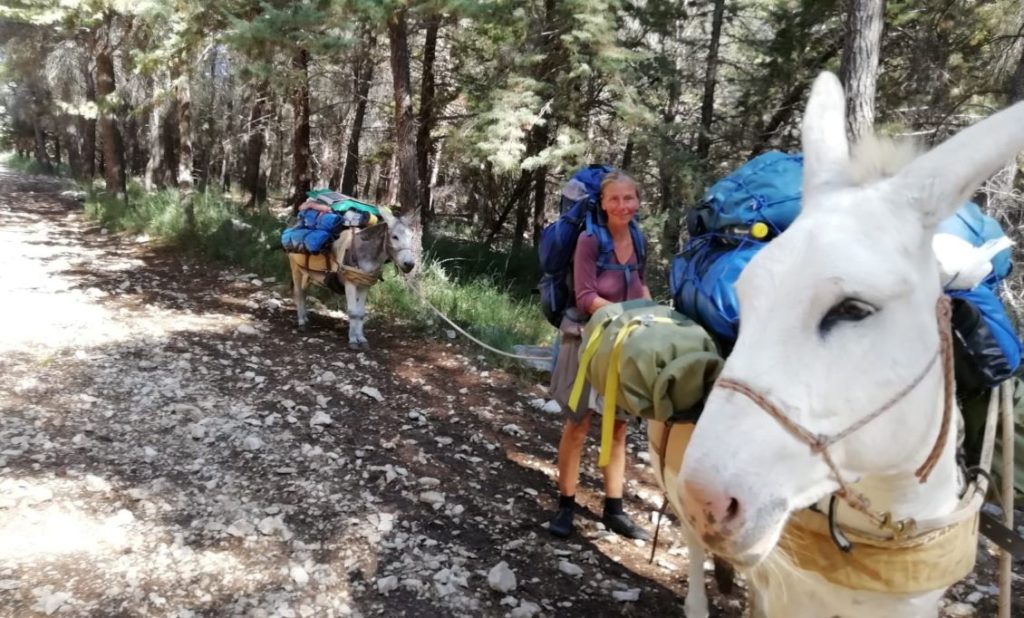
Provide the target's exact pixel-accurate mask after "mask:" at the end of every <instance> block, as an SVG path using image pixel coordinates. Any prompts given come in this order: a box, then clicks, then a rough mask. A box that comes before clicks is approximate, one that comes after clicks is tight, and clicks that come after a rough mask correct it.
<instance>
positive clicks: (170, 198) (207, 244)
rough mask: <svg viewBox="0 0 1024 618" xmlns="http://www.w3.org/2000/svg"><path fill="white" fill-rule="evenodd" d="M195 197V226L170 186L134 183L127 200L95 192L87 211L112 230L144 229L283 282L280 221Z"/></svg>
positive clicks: (217, 197)
mask: <svg viewBox="0 0 1024 618" xmlns="http://www.w3.org/2000/svg"><path fill="white" fill-rule="evenodd" d="M193 200H194V202H193V203H194V210H195V217H196V226H195V229H194V230H189V229H188V228H187V226H186V224H185V211H184V208H183V207H182V205H181V200H180V199H179V194H178V192H177V191H176V190H173V189H167V190H163V191H157V192H146V191H143V190H142V189H141V188H140V187H139V186H138V185H137V184H136V183H132V185H131V186H130V187H129V189H128V199H127V200H122V199H117V198H115V197H113V196H110V195H109V194H106V193H93V194H91V195H90V197H89V198H88V199H87V200H86V203H85V211H86V214H88V215H89V216H90V217H92V218H93V219H95V220H97V221H98V222H100V223H101V224H102V225H103V226H104V227H107V228H109V229H111V230H115V231H123V232H133V233H145V234H148V235H149V236H151V237H154V238H157V239H160V240H162V241H164V242H168V243H170V244H174V245H177V246H180V247H182V248H183V249H186V250H188V251H193V252H196V253H199V254H201V255H203V256H205V257H209V258H213V259H215V260H218V261H221V262H225V263H228V264H235V265H238V266H241V267H243V268H245V269H246V270H248V271H251V272H254V273H256V274H258V275H260V276H262V277H274V278H276V279H277V280H278V281H284V280H285V275H287V273H288V264H287V260H286V259H285V257H284V253H283V252H282V251H281V249H280V245H278V238H279V234H280V232H281V229H282V228H283V227H284V222H283V221H282V220H280V219H278V218H277V217H274V216H272V215H270V214H268V213H261V212H248V211H244V210H242V209H241V208H240V207H239V206H238V205H237V204H235V203H234V202H231V201H230V200H228V199H225V197H224V196H223V195H221V194H220V193H214V192H203V191H200V192H196V193H195V195H194V196H193Z"/></svg>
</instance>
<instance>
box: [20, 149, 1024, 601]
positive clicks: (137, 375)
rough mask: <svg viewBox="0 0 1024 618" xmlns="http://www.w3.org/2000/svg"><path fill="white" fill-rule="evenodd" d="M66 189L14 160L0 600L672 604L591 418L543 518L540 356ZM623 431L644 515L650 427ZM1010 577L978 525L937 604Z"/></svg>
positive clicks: (982, 597)
mask: <svg viewBox="0 0 1024 618" xmlns="http://www.w3.org/2000/svg"><path fill="white" fill-rule="evenodd" d="M67 188H68V187H66V186H63V185H61V184H60V182H59V181H56V180H53V179H49V178H42V177H35V176H27V175H23V174H17V173H14V172H11V171H9V170H4V169H0V264H2V268H0V303H2V307H3V309H2V310H0V313H2V319H0V616H17V617H20V616H35V615H61V616H149V615H153V616H176V617H180V618H185V617H188V616H226V615H246V616H250V615H251V616H301V617H303V618H307V617H309V616H349V615H351V616H388V617H391V616H417V617H428V616H513V617H529V616H588V617H589V616H613V615H614V616H618V615H622V616H631V615H632V616H682V615H683V607H682V600H683V594H684V593H685V591H686V581H685V569H686V551H685V549H684V548H683V547H682V546H681V545H680V538H679V535H677V533H676V531H675V529H674V526H673V525H671V523H669V524H667V525H666V524H663V526H662V530H661V539H662V540H661V541H660V543H659V547H658V550H657V555H656V558H655V561H654V563H653V564H648V554H649V552H650V549H651V548H650V544H646V543H639V542H638V543H634V542H629V541H624V540H622V539H620V538H619V537H617V536H615V535H611V534H609V533H607V532H606V531H604V530H603V529H602V527H601V526H600V525H599V523H598V520H599V518H600V512H601V497H602V493H601V491H600V487H601V483H600V480H599V479H600V476H599V473H598V471H597V469H596V468H595V466H594V463H593V462H594V460H596V457H595V456H594V455H595V453H596V451H595V449H596V443H597V440H596V439H595V440H591V441H590V447H589V448H590V450H588V452H587V463H585V465H584V470H583V475H584V478H583V482H582V487H581V491H580V493H579V496H578V499H579V501H580V502H581V503H582V504H583V505H584V509H583V513H582V517H579V518H578V520H577V521H578V524H579V525H578V530H577V534H576V535H575V536H574V537H573V538H571V539H569V540H567V541H562V540H556V539H554V538H552V537H550V536H549V535H548V534H547V532H546V529H545V526H546V522H547V520H548V518H549V516H550V514H551V513H552V511H553V508H554V505H555V498H556V491H555V489H554V477H555V467H554V463H555V455H556V449H555V445H556V444H557V440H558V436H559V418H558V416H557V415H552V414H550V413H548V412H545V411H544V410H542V409H541V407H540V405H541V404H542V403H543V397H544V389H543V384H542V383H543V379H542V377H541V376H539V375H538V376H535V377H534V379H532V380H530V379H527V378H524V377H523V376H520V375H513V374H510V373H507V372H504V371H500V370H498V369H496V368H494V367H490V366H488V365H487V364H486V362H485V361H484V359H483V358H482V357H481V356H479V355H478V354H479V352H478V351H477V350H476V349H474V348H472V347H469V346H467V345H464V344H463V343H462V342H461V341H451V340H449V339H448V338H447V337H446V336H445V333H444V332H443V331H441V332H439V333H438V337H435V338H431V337H429V336H424V335H415V336H410V335H403V333H402V332H401V326H400V325H399V326H396V325H393V324H385V323H380V322H374V321H372V319H371V321H370V323H369V325H368V327H367V335H368V338H369V339H370V343H371V345H372V346H373V349H371V350H369V351H366V352H353V351H350V350H349V349H348V347H347V342H346V337H345V328H346V323H345V320H344V316H343V315H342V314H337V313H332V312H327V311H320V312H316V313H315V314H314V316H313V318H312V326H313V328H312V330H311V331H309V332H307V333H300V332H298V331H297V330H296V328H295V326H294V311H293V308H292V306H291V302H290V301H289V300H285V299H284V297H283V296H282V292H284V285H283V284H284V282H281V281H265V280H264V281H261V280H259V279H258V278H256V277H255V276H253V275H251V274H246V273H244V272H242V271H238V270H232V269H231V268H229V267H222V266H219V265H213V264H209V263H205V262H203V261H201V260H199V259H197V258H194V257H190V256H188V255H186V254H183V253H182V252H180V251H177V250H175V249H173V248H170V247H165V246H160V245H159V244H157V243H155V242H153V241H152V240H151V239H148V238H145V237H140V236H135V235H127V234H125V235H115V234H111V233H109V232H108V231H107V230H104V229H101V228H100V227H99V226H97V225H96V224H94V223H92V222H90V221H89V220H88V219H87V218H86V217H85V216H84V215H83V213H82V209H81V206H80V204H79V203H78V202H76V201H75V200H73V199H70V198H68V197H64V196H63V195H62V192H63V191H64V190H66V189H67ZM283 259H284V256H282V260H283ZM371 310H372V308H371ZM629 449H630V454H629V461H630V464H629V466H628V471H627V475H628V482H627V485H628V486H627V496H626V497H627V500H626V505H627V510H629V511H630V512H631V513H632V514H633V516H634V518H636V519H637V520H638V521H641V522H643V523H644V524H645V525H647V526H648V529H649V530H651V531H652V532H653V525H651V523H650V522H651V521H652V514H653V513H654V512H655V511H656V510H657V508H658V507H659V506H660V504H661V500H660V496H659V494H658V492H657V489H656V487H655V485H654V483H653V479H652V477H651V475H650V473H649V471H648V469H647V467H646V464H645V461H646V453H645V450H646V447H645V439H644V436H643V429H642V427H639V426H635V427H633V428H632V430H631V435H630V438H629ZM501 562H505V563H507V566H508V568H509V569H510V570H511V572H512V573H514V576H515V583H514V586H512V587H509V588H508V589H507V590H505V591H502V592H499V591H497V590H494V589H493V588H492V586H491V585H490V584H489V583H488V576H489V574H490V573H492V571H494V572H496V573H497V572H498V571H501V570H502V569H501V568H500V567H499V568H497V569H496V567H498V565H499V563H501ZM567 565H568V566H567ZM574 567H578V568H574ZM1020 572H1021V569H1018V573H1020ZM498 579H501V578H498ZM504 579H505V583H506V584H509V585H511V584H512V582H511V580H510V578H509V577H508V574H505V578H504ZM1018 580H1019V578H1018ZM705 583H706V585H707V586H708V588H709V590H710V591H711V594H712V603H713V608H712V615H713V616H723V617H738V616H742V615H744V607H745V605H746V602H745V593H744V590H743V588H742V586H741V587H739V588H737V589H736V592H735V593H734V594H733V595H731V596H723V595H719V594H718V593H717V592H716V591H715V586H714V583H713V581H712V579H711V577H710V575H709V577H708V580H707V582H705ZM499 587H500V586H499ZM1022 588H1024V584H1022V583H1018V585H1017V590H1018V591H1020V590H1021V589H1022ZM616 593H617V594H616ZM995 594H996V589H995V586H994V577H993V560H992V558H991V549H990V547H989V546H988V545H987V544H985V545H984V546H983V547H982V551H980V552H979V570H978V574H977V575H976V576H972V577H970V578H969V579H968V580H966V581H964V582H962V583H960V584H958V585H957V586H955V587H954V588H953V589H952V590H951V591H950V593H949V595H948V598H947V601H946V602H945V604H944V609H943V614H944V615H945V616H970V615H978V616H992V615H994V614H995V609H994V608H995ZM620 598H633V599H637V600H635V601H622V600H619V599H620ZM1018 598H1020V597H1018ZM1021 602H1024V600H1021V601H1018V603H1021ZM1018 607H1024V605H1020V604H1019V605H1018Z"/></svg>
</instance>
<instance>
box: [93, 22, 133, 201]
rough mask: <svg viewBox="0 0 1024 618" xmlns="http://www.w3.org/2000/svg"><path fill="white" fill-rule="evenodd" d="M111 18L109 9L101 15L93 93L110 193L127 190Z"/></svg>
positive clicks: (105, 174)
mask: <svg viewBox="0 0 1024 618" xmlns="http://www.w3.org/2000/svg"><path fill="white" fill-rule="evenodd" d="M112 20H113V18H112V16H111V15H110V13H107V15H106V16H105V17H104V20H103V21H104V24H105V25H104V27H103V32H102V34H101V35H100V37H99V45H98V47H97V50H96V97H97V99H98V100H99V106H100V120H99V124H100V132H101V133H102V134H103V178H104V180H105V181H106V189H107V191H108V192H110V193H121V194H124V193H126V188H127V187H126V177H125V170H124V142H123V141H122V140H121V131H120V130H119V129H118V126H117V119H116V118H115V116H114V109H113V105H112V103H111V99H112V95H113V94H114V92H115V90H116V88H117V86H116V83H115V78H114V57H113V50H112V49H111V47H110V35H111V32H110V30H111V28H112V27H113V24H112V23H111V22H112Z"/></svg>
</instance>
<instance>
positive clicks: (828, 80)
mask: <svg viewBox="0 0 1024 618" xmlns="http://www.w3.org/2000/svg"><path fill="white" fill-rule="evenodd" d="M801 139H802V141H803V148H804V186H803V191H804V204H805V205H806V204H807V201H808V200H807V198H808V197H812V196H814V194H815V193H816V192H820V191H822V190H823V189H825V190H827V189H828V188H829V187H835V186H841V185H843V184H846V183H847V182H848V180H847V178H848V169H849V165H850V145H849V142H848V141H847V139H846V100H845V98H844V95H843V86H842V84H840V83H839V78H837V77H836V76H835V75H833V74H832V73H829V72H824V73H822V74H821V75H819V76H818V78H817V79H816V80H814V86H813V87H812V88H811V97H810V99H809V100H808V101H807V110H806V111H805V112H804V120H803V128H802V129H801Z"/></svg>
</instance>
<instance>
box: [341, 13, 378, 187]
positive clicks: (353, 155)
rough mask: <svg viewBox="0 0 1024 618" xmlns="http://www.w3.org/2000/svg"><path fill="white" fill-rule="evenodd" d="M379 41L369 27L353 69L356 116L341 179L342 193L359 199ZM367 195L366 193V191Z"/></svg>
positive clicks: (365, 32)
mask: <svg viewBox="0 0 1024 618" xmlns="http://www.w3.org/2000/svg"><path fill="white" fill-rule="evenodd" d="M376 43H377V39H376V37H375V36H374V34H373V31H372V30H371V29H370V28H369V27H367V28H366V30H365V31H364V34H363V49H362V52H361V54H360V55H361V57H360V59H359V62H356V63H355V64H354V66H353V68H352V89H353V90H354V91H355V93H356V114H355V118H354V119H353V120H352V133H351V135H349V138H348V148H346V150H345V172H344V173H343V174H342V177H341V192H342V193H344V194H345V195H351V196H353V197H357V196H358V195H359V193H358V191H359V140H360V139H361V138H362V135H363V123H364V122H365V119H366V104H367V101H368V100H369V97H370V84H371V82H372V81H373V47H374V45H375V44H376ZM364 193H365V191H364Z"/></svg>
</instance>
